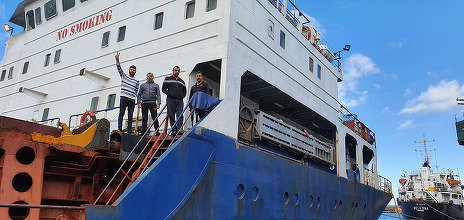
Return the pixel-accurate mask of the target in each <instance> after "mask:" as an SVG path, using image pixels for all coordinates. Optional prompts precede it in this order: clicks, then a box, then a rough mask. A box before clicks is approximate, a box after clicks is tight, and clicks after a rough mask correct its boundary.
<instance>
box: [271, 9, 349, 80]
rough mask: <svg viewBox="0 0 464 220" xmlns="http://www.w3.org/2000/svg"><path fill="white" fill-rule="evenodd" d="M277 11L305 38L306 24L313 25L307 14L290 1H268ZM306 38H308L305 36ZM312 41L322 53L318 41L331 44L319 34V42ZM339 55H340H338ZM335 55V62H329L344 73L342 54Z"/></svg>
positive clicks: (314, 33) (314, 32) (314, 31)
mask: <svg viewBox="0 0 464 220" xmlns="http://www.w3.org/2000/svg"><path fill="white" fill-rule="evenodd" d="M268 1H269V2H270V3H271V4H272V5H273V6H274V7H275V8H276V9H277V10H279V12H280V13H281V14H282V15H283V16H284V17H285V18H286V19H287V20H288V21H289V22H290V23H291V24H292V25H293V26H294V27H295V28H296V29H297V30H298V31H299V32H300V33H301V34H302V35H303V36H304V35H305V32H304V31H303V26H304V25H306V24H309V23H311V21H310V20H309V19H308V18H307V17H306V16H305V14H304V13H303V12H302V11H300V10H299V9H298V8H297V7H296V5H295V4H294V3H293V2H292V1H289V0H268ZM316 32H317V30H316V29H314V28H313V30H311V33H312V34H313V35H314V36H315V35H316ZM305 38H306V36H305ZM311 39H314V38H311ZM311 39H308V40H309V41H310V43H311V44H312V45H313V46H314V47H316V49H317V50H318V51H319V52H321V53H322V51H321V50H320V49H319V47H318V46H317V44H318V41H319V40H322V41H323V42H324V44H326V45H327V46H329V43H328V42H327V41H326V40H325V39H324V38H323V37H322V36H321V35H320V34H318V39H317V40H314V41H312V40H311ZM331 51H335V50H333V49H331ZM330 53H332V52H330ZM337 53H338V55H337ZM337 53H335V54H333V55H334V58H335V59H334V60H333V61H331V60H329V62H331V64H332V66H334V67H335V68H337V70H338V72H340V73H341V72H342V65H341V59H340V54H339V52H337Z"/></svg>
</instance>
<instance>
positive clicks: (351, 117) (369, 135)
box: [339, 104, 375, 147]
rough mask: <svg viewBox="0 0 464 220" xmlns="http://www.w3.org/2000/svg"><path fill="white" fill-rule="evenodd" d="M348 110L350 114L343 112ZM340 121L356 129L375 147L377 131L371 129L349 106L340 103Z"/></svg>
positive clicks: (355, 130)
mask: <svg viewBox="0 0 464 220" xmlns="http://www.w3.org/2000/svg"><path fill="white" fill-rule="evenodd" d="M344 111H346V112H348V113H349V114H343V112H344ZM339 120H340V122H342V123H343V124H344V125H345V126H346V127H348V128H349V129H351V130H352V131H354V133H356V134H358V135H359V136H360V137H362V138H363V139H364V140H366V141H367V142H369V143H370V144H372V145H374V147H375V133H374V132H373V131H371V130H370V129H369V128H368V127H367V126H365V125H364V123H362V122H361V121H360V120H359V119H358V117H357V116H356V115H355V114H352V113H351V112H350V111H349V110H348V109H347V108H345V107H344V106H343V105H341V104H340V116H339Z"/></svg>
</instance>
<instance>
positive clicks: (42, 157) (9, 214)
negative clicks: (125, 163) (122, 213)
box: [0, 116, 122, 219]
mask: <svg viewBox="0 0 464 220" xmlns="http://www.w3.org/2000/svg"><path fill="white" fill-rule="evenodd" d="M34 132H36V133H40V134H45V135H51V136H56V137H59V135H60V129H58V128H54V127H50V126H44V125H39V124H36V123H31V122H26V121H22V120H17V119H13V118H8V117H3V116H0V187H1V193H0V219H57V218H59V217H60V218H61V219H66V218H69V219H79V218H82V217H83V214H84V212H85V211H84V209H83V208H80V206H81V205H82V204H89V203H92V202H94V201H95V199H96V197H97V196H98V195H99V193H100V192H101V191H102V189H103V188H104V187H105V185H106V184H107V183H108V181H109V177H110V175H112V173H114V171H115V170H116V169H117V168H118V167H119V166H120V165H121V162H120V160H119V158H118V155H112V154H102V153H98V152H93V151H85V149H84V148H82V147H79V146H75V145H69V144H46V143H39V142H36V141H33V140H32V137H31V135H32V134H33V133H34ZM117 183H118V180H116V181H115V182H114V184H111V186H110V190H108V192H107V193H105V195H104V196H103V199H102V202H106V201H107V200H108V198H109V196H110V195H111V193H112V192H113V191H114V188H115V186H114V185H116V184H117ZM121 193H122V190H121V191H120V192H119V193H117V194H118V195H120V194H121Z"/></svg>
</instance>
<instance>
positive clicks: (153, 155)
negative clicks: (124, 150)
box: [94, 99, 198, 205]
mask: <svg viewBox="0 0 464 220" xmlns="http://www.w3.org/2000/svg"><path fill="white" fill-rule="evenodd" d="M192 100H193V99H191V100H189V102H188V103H187V105H185V107H184V109H183V111H182V113H181V115H184V113H185V111H186V110H187V108H189V105H190V103H191V101H192ZM166 106H167V105H165V106H164V107H163V108H162V109H161V111H160V112H159V113H158V115H157V116H156V118H155V119H154V120H153V122H152V123H151V124H150V126H149V127H148V128H147V130H146V131H145V133H144V134H143V135H142V136H141V137H140V139H139V141H138V142H137V144H136V145H135V146H134V147H133V148H132V151H131V152H130V153H129V155H128V156H127V157H126V159H125V160H124V162H123V163H122V164H121V166H120V167H119V169H118V170H117V171H116V173H115V174H114V175H113V177H112V178H111V180H110V181H109V182H108V184H107V186H106V187H105V188H104V189H103V191H102V192H101V194H100V195H99V196H98V198H97V199H96V200H95V202H94V205H95V204H97V202H98V201H99V200H100V199H101V197H102V196H103V194H104V193H105V191H106V190H107V189H108V187H109V186H110V184H111V183H112V182H113V180H114V179H115V178H116V176H117V175H118V174H119V173H120V172H121V173H123V174H124V177H123V178H124V179H125V178H129V177H128V176H127V175H126V174H128V173H130V171H131V170H132V168H133V167H134V165H135V162H134V164H133V165H132V166H131V167H130V168H129V170H128V171H127V172H124V171H123V170H122V168H123V167H124V165H125V164H126V163H127V161H128V160H129V158H130V157H131V156H132V154H133V153H134V151H135V149H137V147H138V145H139V144H140V143H141V141H142V140H143V138H145V137H146V136H147V135H148V134H149V131H150V129H151V127H153V125H154V122H155V121H156V120H158V118H159V117H160V116H161V114H162V113H163V112H164V109H165V108H166ZM193 111H194V110H193V109H192V110H191V111H190V114H189V115H188V116H187V117H186V118H185V120H184V121H183V123H182V126H180V128H178V131H182V129H183V127H184V125H185V123H186V122H187V121H188V120H189V118H190V116H191V115H192V113H193ZM167 119H168V114H166V118H165V119H164V120H163V123H164V122H166V126H167V123H168V121H167ZM179 120H180V117H178V118H177V120H176V121H175V123H174V125H177V122H178V121H179ZM163 123H161V124H160V125H159V127H158V128H157V129H156V131H158V130H159V129H160V128H161V126H162V125H163ZM197 123H198V122H197ZM171 133H172V127H171V129H169V130H168V132H167V133H166V135H165V136H164V138H163V140H162V141H161V143H160V144H159V145H158V146H163V144H164V143H165V141H166V140H167V139H168V136H169V135H171ZM179 135H180V133H176V134H175V135H174V138H173V141H172V142H171V143H170V144H169V146H168V148H169V147H170V146H171V145H172V144H173V143H174V141H175V140H176V139H177V137H179ZM149 143H150V142H148V143H147V145H145V148H146V147H148V145H149ZM152 147H156V146H152ZM145 148H143V149H142V151H140V152H144V151H145ZM160 149H161V147H157V148H156V150H155V151H154V153H153V154H152V156H151V157H150V159H149V160H148V162H147V163H146V164H145V165H144V167H143V168H142V171H141V172H140V174H139V175H141V174H142V173H144V172H145V171H146V170H147V169H148V167H149V166H150V165H151V162H152V161H153V159H154V158H155V156H156V155H157V153H158V151H159V150H160ZM141 155H142V153H140V154H139V156H138V157H137V159H135V161H138V160H139V157H140V156H141ZM147 156H148V155H147ZM145 159H146V158H144V160H145ZM139 169H140V168H139ZM131 181H134V180H131ZM123 182H124V180H123V181H121V182H120V184H119V185H118V188H119V187H121V184H122V183H123ZM116 191H117V190H115V191H114V192H116ZM114 195H115V193H113V195H111V198H110V199H108V202H107V203H106V205H108V204H109V202H110V201H111V199H112V198H113V196H114Z"/></svg>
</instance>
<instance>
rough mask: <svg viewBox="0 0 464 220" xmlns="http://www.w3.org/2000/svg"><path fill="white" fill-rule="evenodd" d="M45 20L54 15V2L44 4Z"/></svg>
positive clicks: (52, 0)
mask: <svg viewBox="0 0 464 220" xmlns="http://www.w3.org/2000/svg"><path fill="white" fill-rule="evenodd" d="M44 11H45V19H49V18H52V17H53V16H55V15H56V0H50V1H48V2H46V3H45V4H44Z"/></svg>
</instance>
